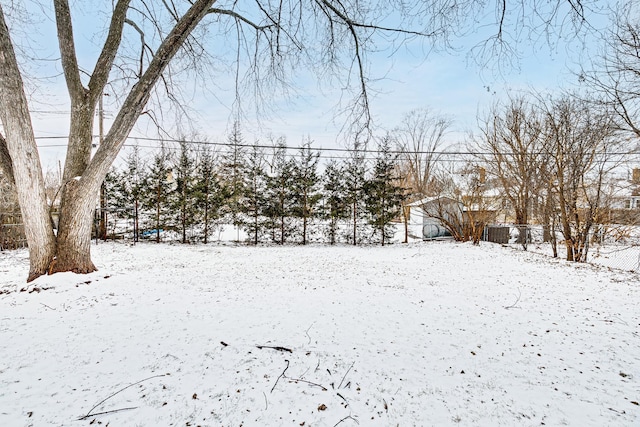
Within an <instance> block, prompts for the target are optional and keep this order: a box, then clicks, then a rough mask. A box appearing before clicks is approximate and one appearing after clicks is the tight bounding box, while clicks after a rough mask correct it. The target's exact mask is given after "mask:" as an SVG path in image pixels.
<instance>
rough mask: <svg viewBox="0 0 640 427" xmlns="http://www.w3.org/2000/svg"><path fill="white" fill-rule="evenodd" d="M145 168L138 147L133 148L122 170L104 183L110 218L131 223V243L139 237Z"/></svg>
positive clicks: (114, 173) (114, 172) (113, 172)
mask: <svg viewBox="0 0 640 427" xmlns="http://www.w3.org/2000/svg"><path fill="white" fill-rule="evenodd" d="M144 174H145V166H144V163H143V161H142V159H141V158H140V150H139V148H138V146H137V145H136V146H134V147H133V149H132V150H131V151H130V152H129V153H128V155H127V156H126V159H125V164H124V167H123V170H122V171H121V172H118V171H117V170H115V169H114V170H113V171H112V172H110V175H111V176H108V177H107V178H108V179H107V180H106V181H105V182H106V186H107V194H106V196H107V205H108V210H109V212H111V214H112V216H113V215H115V216H116V217H118V218H122V219H126V220H129V221H132V225H133V241H134V242H137V241H138V239H139V236H140V233H139V230H140V228H139V219H140V209H141V208H140V205H141V202H140V201H141V197H142V194H141V193H142V190H143V188H142V187H143V181H144Z"/></svg>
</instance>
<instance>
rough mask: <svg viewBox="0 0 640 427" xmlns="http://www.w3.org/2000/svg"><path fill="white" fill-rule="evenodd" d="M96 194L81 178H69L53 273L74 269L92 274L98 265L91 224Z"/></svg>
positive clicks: (64, 195) (64, 196)
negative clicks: (93, 253) (92, 241)
mask: <svg viewBox="0 0 640 427" xmlns="http://www.w3.org/2000/svg"><path fill="white" fill-rule="evenodd" d="M96 201H97V193H95V192H93V194H91V193H90V192H89V191H87V190H86V187H84V186H81V185H80V182H79V181H78V180H75V179H72V180H71V181H69V182H68V183H67V184H66V185H65V187H64V190H63V194H62V203H61V204H60V222H59V225H58V236H57V243H58V245H57V252H56V259H55V261H54V262H53V263H52V266H51V269H50V273H57V272H64V271H72V272H74V273H81V274H85V273H91V272H93V271H96V270H97V269H96V267H95V265H94V264H93V262H92V261H91V225H92V224H91V223H92V219H93V215H92V213H93V210H94V209H95V205H96Z"/></svg>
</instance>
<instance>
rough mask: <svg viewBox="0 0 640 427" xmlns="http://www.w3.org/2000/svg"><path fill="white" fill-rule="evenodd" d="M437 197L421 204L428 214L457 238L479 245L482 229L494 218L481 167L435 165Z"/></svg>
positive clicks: (494, 210) (487, 187)
mask: <svg viewBox="0 0 640 427" xmlns="http://www.w3.org/2000/svg"><path fill="white" fill-rule="evenodd" d="M436 176H437V183H438V184H437V185H438V190H437V192H438V196H437V197H434V198H432V199H430V200H426V201H424V202H423V203H422V209H423V211H424V212H425V213H426V214H427V216H429V217H431V218H433V219H436V220H437V221H439V222H440V223H441V224H442V225H443V227H444V228H445V229H446V230H447V231H448V232H449V233H450V234H451V235H452V236H453V238H454V239H455V240H457V241H462V242H466V241H469V240H471V241H473V243H474V244H479V243H480V240H481V239H482V234H483V232H484V228H485V226H486V225H487V224H489V223H490V222H491V221H493V220H494V219H495V214H496V209H495V207H494V206H493V205H492V202H493V199H492V198H491V197H490V195H489V194H488V192H489V191H488V190H490V188H491V187H490V186H488V185H487V181H486V172H485V169H484V168H483V167H480V166H478V165H476V164H473V163H466V164H465V165H463V166H462V167H460V168H457V167H454V166H451V165H450V166H449V167H441V168H438V171H437V173H436Z"/></svg>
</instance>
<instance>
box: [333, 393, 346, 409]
mask: <svg viewBox="0 0 640 427" xmlns="http://www.w3.org/2000/svg"><path fill="white" fill-rule="evenodd" d="M336 395H338V397H339V398H340V399H342V400H344V404H345V408H346V407H347V406H349V402H347V399H345V398H344V396H343V395H341V394H340V393H336Z"/></svg>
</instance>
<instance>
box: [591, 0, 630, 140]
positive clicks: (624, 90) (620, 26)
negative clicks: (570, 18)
mask: <svg viewBox="0 0 640 427" xmlns="http://www.w3.org/2000/svg"><path fill="white" fill-rule="evenodd" d="M611 21H612V25H611V26H610V28H609V29H608V30H607V33H606V36H605V38H604V48H603V50H602V51H601V53H600V55H599V57H598V58H597V59H595V61H594V63H593V64H592V68H593V69H592V70H583V71H582V73H581V75H580V77H581V79H582V80H583V81H584V82H585V83H587V84H588V85H589V86H591V87H593V88H595V89H596V90H597V91H598V92H599V93H601V94H602V95H604V100H605V101H606V103H607V104H608V105H609V106H611V108H613V110H614V111H615V113H616V114H617V116H618V117H619V118H620V119H621V123H622V127H623V128H624V129H625V130H628V131H630V132H632V133H634V134H635V135H636V136H638V137H640V7H639V6H638V4H637V2H633V1H628V2H626V3H622V4H621V5H619V6H617V9H616V10H615V11H614V14H613V16H612V17H611Z"/></svg>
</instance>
